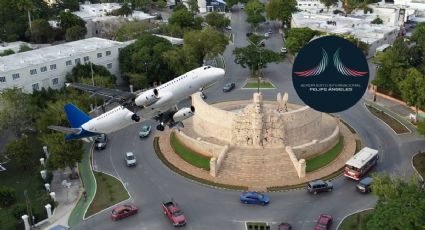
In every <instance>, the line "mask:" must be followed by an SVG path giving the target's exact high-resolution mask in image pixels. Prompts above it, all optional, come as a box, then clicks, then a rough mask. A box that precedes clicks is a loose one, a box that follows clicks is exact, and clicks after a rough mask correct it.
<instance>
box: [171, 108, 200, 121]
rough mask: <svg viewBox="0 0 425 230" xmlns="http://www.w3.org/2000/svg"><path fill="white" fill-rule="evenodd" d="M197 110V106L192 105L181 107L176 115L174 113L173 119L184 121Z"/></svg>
mask: <svg viewBox="0 0 425 230" xmlns="http://www.w3.org/2000/svg"><path fill="white" fill-rule="evenodd" d="M194 112H195V107H193V106H190V108H187V107H186V108H181V109H180V110H179V111H177V112H176V113H175V114H174V115H173V121H174V122H175V123H177V122H180V121H183V120H185V119H187V118H189V117H191V116H193V114H194Z"/></svg>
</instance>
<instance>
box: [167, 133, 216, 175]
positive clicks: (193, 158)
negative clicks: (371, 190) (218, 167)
mask: <svg viewBox="0 0 425 230" xmlns="http://www.w3.org/2000/svg"><path fill="white" fill-rule="evenodd" d="M170 142H171V146H172V147H173V149H174V152H176V153H177V154H178V155H179V156H180V157H181V158H182V159H183V160H185V161H186V162H188V163H189V164H191V165H193V166H195V167H198V168H202V169H205V170H207V171H210V158H208V157H205V156H202V155H200V154H198V153H196V152H194V151H192V150H191V149H189V148H187V147H186V146H184V145H183V144H182V143H181V142H180V141H179V140H178V139H177V137H176V134H175V133H174V132H173V133H171V136H170Z"/></svg>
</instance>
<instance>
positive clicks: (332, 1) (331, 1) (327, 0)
mask: <svg viewBox="0 0 425 230" xmlns="http://www.w3.org/2000/svg"><path fill="white" fill-rule="evenodd" d="M320 2H321V3H322V4H323V5H325V6H326V8H327V9H328V11H329V7H331V6H333V5H336V4H337V3H338V0H320Z"/></svg>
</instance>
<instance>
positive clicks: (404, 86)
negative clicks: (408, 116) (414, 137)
mask: <svg viewBox="0 0 425 230" xmlns="http://www.w3.org/2000/svg"><path fill="white" fill-rule="evenodd" d="M399 87H400V91H401V97H402V98H403V100H404V101H405V102H406V103H407V104H408V105H412V106H415V108H416V114H418V110H419V108H424V107H425V78H424V76H423V75H422V74H421V73H420V72H419V71H418V70H417V69H415V68H409V69H408V70H407V76H406V78H405V79H404V80H402V81H401V82H400V86H399Z"/></svg>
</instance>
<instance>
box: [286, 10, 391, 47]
mask: <svg viewBox="0 0 425 230" xmlns="http://www.w3.org/2000/svg"><path fill="white" fill-rule="evenodd" d="M292 17H293V21H294V24H295V26H296V27H309V28H311V29H314V30H319V31H323V32H328V33H336V34H347V35H352V36H354V37H356V38H359V39H360V40H361V41H363V42H366V43H368V44H371V43H373V42H374V41H376V40H378V39H381V38H383V37H384V36H385V35H386V34H388V33H391V32H393V31H394V30H398V29H399V27H396V26H391V25H375V24H371V23H370V22H371V21H372V20H373V19H375V18H376V15H353V16H352V15H349V16H347V17H345V16H341V15H335V14H329V13H320V14H315V13H311V12H299V13H295V14H293V15H292ZM328 21H333V22H335V23H334V24H328V23H327V22H328Z"/></svg>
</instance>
